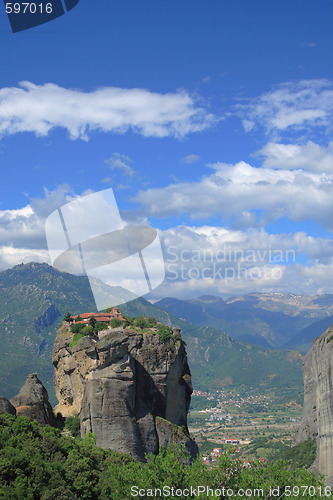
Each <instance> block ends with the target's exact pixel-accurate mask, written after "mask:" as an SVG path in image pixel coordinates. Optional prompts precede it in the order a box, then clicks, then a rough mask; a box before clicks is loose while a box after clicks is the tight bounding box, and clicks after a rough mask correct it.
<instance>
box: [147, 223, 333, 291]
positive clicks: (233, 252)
mask: <svg viewBox="0 0 333 500" xmlns="http://www.w3.org/2000/svg"><path fill="white" fill-rule="evenodd" d="M161 238H162V241H163V248H164V256H165V268H166V280H165V281H164V283H163V285H161V286H160V287H159V288H158V289H157V290H156V291H155V292H154V298H155V299H158V298H162V297H164V296H175V297H179V298H193V297H195V296H199V295H202V294H210V295H212V294H213V295H214V294H216V295H220V294H221V295H223V296H225V297H227V296H231V295H241V294H246V293H250V292H253V291H258V292H263V291H269V292H281V293H283V292H285V293H290V292H293V293H301V294H316V293H331V291H332V285H331V276H332V271H333V240H330V239H325V238H313V237H310V236H308V235H306V234H305V233H303V232H298V233H296V234H269V233H267V232H266V231H264V230H257V229H254V230H249V231H240V230H230V229H226V228H223V227H213V226H200V227H189V226H179V227H174V228H170V229H168V230H165V231H163V232H161ZM304 259H305V262H303V263H302V262H301V261H302V260H304ZM317 271H318V274H316V272H317Z"/></svg>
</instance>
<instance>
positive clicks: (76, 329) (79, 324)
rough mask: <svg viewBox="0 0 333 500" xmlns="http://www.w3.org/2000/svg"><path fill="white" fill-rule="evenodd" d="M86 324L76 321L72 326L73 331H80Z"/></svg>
mask: <svg viewBox="0 0 333 500" xmlns="http://www.w3.org/2000/svg"><path fill="white" fill-rule="evenodd" d="M84 326H85V325H84V323H75V324H74V325H73V326H72V328H71V332H73V333H79V332H80V331H81V330H82V329H83V328H84Z"/></svg>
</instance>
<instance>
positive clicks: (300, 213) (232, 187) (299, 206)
mask: <svg viewBox="0 0 333 500" xmlns="http://www.w3.org/2000/svg"><path fill="white" fill-rule="evenodd" d="M210 167H211V168H212V169H213V171H214V172H213V173H212V174H211V175H206V176H204V177H203V178H202V179H201V180H200V181H198V182H181V183H174V184H171V185H169V186H167V187H165V188H150V189H148V190H146V191H140V192H139V193H138V195H137V196H136V197H135V199H134V201H136V202H138V203H140V205H141V207H140V211H141V213H142V214H144V215H145V216H147V217H170V216H175V215H179V214H184V213H188V214H190V216H191V218H192V219H200V218H209V217H215V216H220V217H221V219H222V220H223V221H224V222H227V223H228V224H229V225H233V226H234V227H235V226H236V227H249V226H251V225H252V226H255V225H257V224H265V223H267V222H273V221H275V220H278V219H280V218H281V217H288V218H290V219H291V220H293V221H298V220H306V219H312V220H315V221H316V222H318V223H319V224H321V225H322V226H325V227H326V228H328V229H330V230H333V221H332V211H333V197H332V188H333V175H332V174H326V173H321V174H319V173H312V172H305V171H302V170H282V169H281V170H276V169H271V168H265V169H263V168H255V167H252V166H251V165H249V164H247V163H244V162H240V163H237V164H236V165H227V164H224V163H216V164H214V165H210Z"/></svg>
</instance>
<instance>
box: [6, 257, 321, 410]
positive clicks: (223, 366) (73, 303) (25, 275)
mask: <svg viewBox="0 0 333 500" xmlns="http://www.w3.org/2000/svg"><path fill="white" fill-rule="evenodd" d="M265 297H266V298H265V301H266V305H267V308H266V310H264V308H261V309H260V308H259V307H255V304H258V303H259V304H260V303H262V302H263V300H260V298H259V296H257V294H256V295H253V296H247V297H245V298H240V299H230V301H222V299H218V298H216V297H215V298H211V297H209V298H207V297H201V298H200V299H197V301H194V302H193V303H190V304H189V307H190V308H192V309H191V311H192V312H193V313H192V314H190V313H189V312H188V311H189V309H187V306H186V301H180V302H181V304H182V307H184V309H183V311H181V310H177V311H176V312H177V315H176V314H174V313H173V311H172V312H171V311H169V310H167V311H166V310H163V309H162V308H161V306H163V307H164V309H165V308H166V302H165V301H164V303H163V301H161V302H162V303H161V302H160V303H159V304H157V305H156V304H154V305H153V304H151V303H150V302H148V301H147V300H145V299H143V298H139V299H136V300H133V301H131V302H128V303H126V304H124V305H122V306H119V308H120V309H121V311H122V313H123V314H128V315H130V316H141V315H146V316H155V317H156V318H157V319H158V320H159V321H161V322H163V323H165V324H167V325H170V326H171V325H173V326H178V327H179V328H180V329H181V330H182V336H183V338H184V339H185V341H186V342H187V352H188V357H189V365H190V368H191V372H192V381H193V385H194V388H195V389H201V390H211V389H217V388H223V387H227V388H230V389H235V390H236V389H237V390H244V391H249V390H252V389H253V390H257V391H258V390H260V391H261V392H263V391H274V392H275V393H278V394H281V395H284V397H289V396H290V397H301V394H302V369H301V367H302V355H301V354H300V352H299V351H297V350H291V349H271V348H269V347H267V346H263V345H254V344H251V343H249V342H244V341H243V340H240V339H236V338H234V337H233V336H232V335H230V334H229V332H228V333H225V332H224V331H223V330H222V328H221V329H219V328H217V327H216V326H210V325H209V322H208V321H207V322H206V323H204V321H203V320H202V324H200V325H198V324H196V323H197V322H198V321H199V319H200V315H199V314H198V312H200V308H199V305H200V304H201V305H202V307H203V304H204V303H205V304H206V306H205V307H206V314H207V310H209V311H211V310H212V309H211V307H210V306H209V308H208V307H207V304H211V306H212V308H213V309H214V308H216V310H217V309H218V307H217V305H216V304H222V307H223V308H224V309H226V308H227V309H228V307H229V306H230V305H231V304H233V303H235V304H236V305H237V304H238V306H240V305H241V304H244V303H247V305H248V306H247V309H246V311H247V315H244V317H243V319H242V328H243V332H244V335H243V337H244V336H245V335H246V331H247V332H248V333H247V334H248V335H249V336H251V335H252V336H253V332H254V329H255V327H254V326H253V323H252V322H251V318H256V317H257V316H256V317H255V316H251V315H250V314H249V312H250V311H251V307H252V311H258V314H259V313H260V314H261V313H262V314H264V313H265V314H266V315H267V317H270V316H269V315H270V314H273V313H274V312H276V311H275V310H274V307H273V306H274V300H273V299H272V300H271V301H269V300H268V299H269V295H268V294H266V295H265ZM329 298H330V297H329V296H328V299H329ZM326 299H327V297H326ZM165 300H168V301H169V304H170V300H176V299H165ZM298 300H299V301H301V299H298ZM302 300H303V299H302ZM306 300H308V299H306V298H304V301H305V302H306ZM304 301H303V302H304ZM291 302H292V301H291ZM301 302H302V301H301ZM303 302H302V303H303ZM312 302H313V301H312V299H311V300H310V302H309V303H311V304H312ZM178 303H179V301H178V302H177V304H178ZM214 303H215V305H214ZM251 303H252V306H250V304H251ZM269 303H270V306H269V307H268V304H269ZM280 303H282V301H281V300H280ZM283 303H284V306H283V307H284V308H285V314H284V315H281V318H283V320H284V321H285V325H286V328H287V327H288V318H294V317H296V318H297V316H298V313H297V307H296V304H295V303H293V304H292V303H289V304H288V301H284V302H283ZM225 304H226V305H225ZM111 305H112V304H111ZM275 305H276V304H275ZM158 306H159V307H158ZM185 306H186V307H185ZM233 307H234V314H235V319H237V320H239V321H240V316H239V315H238V316H237V315H236V312H237V308H236V307H235V306H233ZM279 307H280V306H279ZM281 307H282V306H281ZM302 307H303V306H302ZM311 307H312V306H311ZM311 307H310V308H309V311H310V310H311ZM323 307H324V306H323ZM330 307H331V306H330V300H328V304H327V310H328V311H330ZM185 309H187V312H186V316H187V318H185V317H184V316H185V313H184V311H185ZM238 310H239V309H238ZM68 311H70V312H71V313H72V314H79V313H83V312H95V311H96V309H95V305H94V300H93V296H92V293H91V289H90V285H89V282H88V279H87V278H86V277H84V276H73V275H71V274H68V273H62V272H59V271H57V270H55V269H54V268H52V267H51V266H49V265H47V264H37V263H29V264H25V265H23V264H22V265H19V266H15V267H14V268H12V269H8V270H6V271H3V272H2V273H0V342H1V350H0V366H1V368H0V394H3V395H5V396H6V397H7V398H8V397H11V396H13V395H14V394H16V393H17V392H18V389H19V388H20V386H21V385H22V384H23V383H24V380H25V378H26V376H27V375H28V374H29V373H32V372H38V376H39V377H40V378H41V379H42V380H43V382H44V385H45V386H46V388H47V390H48V392H49V395H50V401H51V402H52V403H53V404H54V403H55V402H56V401H55V397H54V391H53V385H52V379H53V367H52V363H51V352H52V347H53V343H54V339H55V334H56V330H57V328H58V325H59V323H60V322H61V321H62V318H63V317H64V315H65V314H66V313H67V312H68ZM287 311H289V312H288V314H287ZM215 314H216V313H215ZM309 314H310V312H309ZM178 316H181V317H178ZM211 316H213V315H211ZM207 317H208V316H207ZM305 317H306V315H304V314H303V315H301V318H299V320H300V322H299V324H301V326H302V327H303V326H304V327H306V321H305V320H304V318H305ZM302 318H303V319H302ZM189 319H190V320H191V321H189ZM314 320H315V321H316V320H317V318H315V319H314ZM302 321H303V323H302ZM304 321H305V322H304ZM228 324H229V325H230V324H232V314H231V312H230V314H229V316H228ZM281 324H282V323H281ZM280 329H282V326H281V327H280ZM229 331H230V329H229ZM320 333H321V331H318V332H316V335H315V336H317V335H319V334H320ZM285 338H286V339H287V340H288V338H290V337H288V335H285Z"/></svg>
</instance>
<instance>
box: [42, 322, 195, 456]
mask: <svg viewBox="0 0 333 500" xmlns="http://www.w3.org/2000/svg"><path fill="white" fill-rule="evenodd" d="M172 333H173V335H174V338H175V339H177V340H174V341H172V342H171V343H169V342H162V341H161V340H160V339H159V337H158V335H157V334H154V332H151V331H150V332H149V331H147V332H143V333H140V332H137V331H133V330H130V329H122V328H116V329H112V330H110V331H109V332H103V334H102V335H101V338H96V337H88V336H87V337H83V338H82V339H81V340H80V341H79V342H78V343H77V345H75V346H73V347H71V346H70V344H71V342H72V339H73V334H72V332H71V331H70V328H69V327H68V326H66V325H65V324H63V325H62V327H61V328H60V329H59V330H58V334H57V337H56V340H55V344H54V348H53V356H52V361H53V365H54V387H55V392H56V396H57V398H58V401H59V404H58V406H57V407H56V409H55V411H56V412H57V411H59V412H60V413H61V414H62V415H63V416H65V417H66V416H70V415H73V414H76V413H77V414H79V415H80V426H81V435H84V434H85V433H86V432H94V433H95V434H96V445H97V446H100V447H102V448H110V449H112V450H114V451H119V452H124V453H129V454H130V455H132V456H133V457H135V458H137V459H140V460H142V459H144V455H145V453H149V452H152V453H157V452H158V450H159V448H160V447H161V446H163V445H165V444H166V443H167V444H170V443H171V442H177V443H179V442H183V443H184V444H185V445H186V447H187V448H188V450H189V451H190V453H191V456H193V457H194V456H196V454H197V453H198V448H197V445H196V444H195V442H194V441H193V440H192V439H191V438H190V437H189V434H188V429H187V413H188V409H189V405H190V398H191V393H192V385H191V373H190V369H189V366H188V363H187V355H186V349H185V345H184V343H183V341H182V340H181V337H180V335H179V330H178V329H174V330H173V331H172ZM169 424H173V425H174V427H175V426H177V428H178V431H177V432H171V431H170V425H169Z"/></svg>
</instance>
